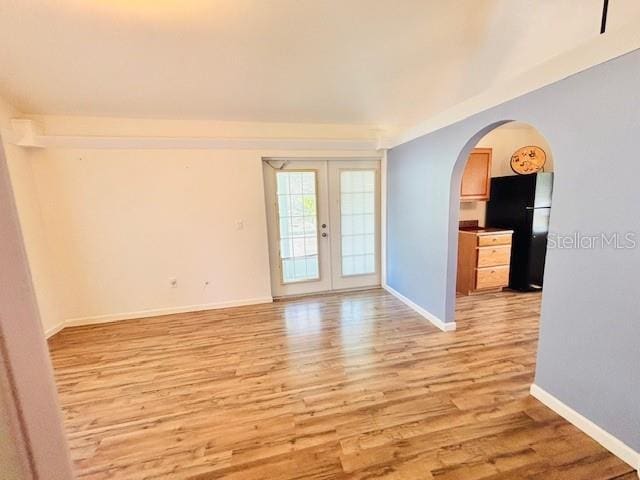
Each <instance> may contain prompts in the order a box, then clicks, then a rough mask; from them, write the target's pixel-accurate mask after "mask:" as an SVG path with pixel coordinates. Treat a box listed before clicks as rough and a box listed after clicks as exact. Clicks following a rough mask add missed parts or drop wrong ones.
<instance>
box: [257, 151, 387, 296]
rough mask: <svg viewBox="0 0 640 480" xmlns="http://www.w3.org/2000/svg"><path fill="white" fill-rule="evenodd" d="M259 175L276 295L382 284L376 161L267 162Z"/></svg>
mask: <svg viewBox="0 0 640 480" xmlns="http://www.w3.org/2000/svg"><path fill="white" fill-rule="evenodd" d="M278 164H279V165H278ZM283 164H284V166H282V165H283ZM272 165H275V166H276V167H279V168H275V167H274V166H272ZM264 174H265V175H264V178H265V195H266V197H267V222H268V229H269V255H270V262H271V285H272V291H273V295H274V296H276V297H281V296H288V295H304V294H308V293H315V292H324V291H330V290H342V289H352V288H363V287H369V286H376V285H379V284H380V162H379V161H377V160H297V161H288V162H286V163H285V162H265V163H264Z"/></svg>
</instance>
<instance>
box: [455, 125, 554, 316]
mask: <svg viewBox="0 0 640 480" xmlns="http://www.w3.org/2000/svg"><path fill="white" fill-rule="evenodd" d="M553 172H554V159H553V152H552V149H551V147H550V145H549V144H548V142H547V140H546V138H545V136H544V135H543V134H542V133H541V132H540V131H539V130H537V129H536V128H535V127H534V126H532V125H530V124H528V123H523V122H518V121H513V120H505V121H501V122H496V123H494V124H491V125H488V126H487V127H486V128H484V129H482V130H480V131H479V132H478V133H477V134H476V135H474V136H473V137H472V138H471V139H470V140H469V141H468V142H467V144H466V145H465V146H464V148H463V149H462V151H461V153H460V155H459V157H458V159H457V162H456V165H455V167H454V170H453V174H452V182H453V183H452V188H451V191H452V198H451V217H452V218H451V228H452V230H451V235H452V240H453V242H452V243H454V244H455V245H456V248H455V249H453V250H452V253H453V252H456V255H455V257H456V258H455V259H454V265H455V268H454V271H453V272H451V273H453V275H451V276H450V278H453V279H454V282H455V288H453V289H452V290H449V291H454V292H455V294H454V298H453V299H452V300H453V303H452V304H451V306H452V307H453V308H452V310H454V308H455V305H456V304H457V303H458V300H460V299H461V298H463V297H468V296H482V295H485V297H486V296H487V295H493V296H494V297H495V295H500V294H502V292H509V294H510V296H511V297H513V296H514V294H516V293H517V294H525V292H535V291H540V290H542V285H543V278H544V265H545V258H546V249H547V241H548V225H549V218H550V213H551V208H552V201H551V196H552V190H553ZM470 302H471V301H470V300H466V303H470ZM473 303H474V305H477V301H474V302H473ZM538 303H539V300H538Z"/></svg>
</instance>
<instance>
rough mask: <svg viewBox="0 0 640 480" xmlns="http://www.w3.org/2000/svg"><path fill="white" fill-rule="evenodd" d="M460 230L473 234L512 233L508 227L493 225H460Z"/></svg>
mask: <svg viewBox="0 0 640 480" xmlns="http://www.w3.org/2000/svg"><path fill="white" fill-rule="evenodd" d="M459 230H460V231H461V232H465V233H467V232H468V233H473V234H475V235H496V234H502V233H504V234H508V233H513V230H509V229H508V228H495V227H460V229H459Z"/></svg>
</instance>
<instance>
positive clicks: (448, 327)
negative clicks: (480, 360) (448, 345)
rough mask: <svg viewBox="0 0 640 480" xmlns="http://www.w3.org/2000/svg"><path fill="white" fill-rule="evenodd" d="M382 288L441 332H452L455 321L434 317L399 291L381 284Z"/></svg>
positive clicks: (454, 327)
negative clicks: (445, 320)
mask: <svg viewBox="0 0 640 480" xmlns="http://www.w3.org/2000/svg"><path fill="white" fill-rule="evenodd" d="M382 288H384V289H385V290H386V291H387V292H389V293H390V294H391V295H393V296H394V297H396V298H397V299H398V300H400V301H401V302H402V303H404V304H405V305H407V306H408V307H410V308H412V309H413V310H415V312H416V313H418V314H420V315H421V316H423V317H424V318H426V319H427V320H429V321H430V322H431V323H433V324H434V325H435V326H436V327H438V328H439V329H440V330H442V331H443V332H452V331H454V330H455V329H456V322H443V321H442V320H440V319H439V318H438V317H436V316H435V315H434V314H433V313H431V312H429V311H427V310H425V309H424V308H422V307H421V306H420V305H417V304H415V303H413V302H412V301H411V300H409V299H408V298H407V297H405V296H404V295H402V294H401V293H399V292H397V291H395V290H394V289H393V288H391V287H390V286H389V285H383V286H382Z"/></svg>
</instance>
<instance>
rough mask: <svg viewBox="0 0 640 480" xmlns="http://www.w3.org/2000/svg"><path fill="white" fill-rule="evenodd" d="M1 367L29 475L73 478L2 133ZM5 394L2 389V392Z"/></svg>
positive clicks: (18, 445)
mask: <svg viewBox="0 0 640 480" xmlns="http://www.w3.org/2000/svg"><path fill="white" fill-rule="evenodd" d="M0 231H1V232H2V248H0V265H1V268H0V356H1V357H2V358H0V368H1V369H2V372H1V375H2V377H3V380H6V381H7V383H8V384H9V391H8V392H2V393H3V395H2V396H3V397H4V398H0V402H3V403H8V404H9V405H7V406H8V407H9V408H8V410H9V412H8V414H9V415H8V417H9V418H8V421H9V423H10V424H11V425H12V432H11V437H12V438H11V440H12V442H13V443H14V444H15V446H16V450H17V452H16V455H17V456H18V457H19V462H20V463H21V466H18V468H22V469H23V470H25V471H24V473H23V475H24V476H25V478H27V479H36V480H45V479H53V478H55V479H57V480H72V479H73V478H74V476H73V472H72V467H71V456H70V452H69V447H68V445H67V439H66V436H65V433H64V429H63V425H62V415H61V410H60V406H59V403H58V394H57V390H56V385H55V380H54V377H53V368H52V366H51V359H50V357H49V349H48V347H47V342H46V340H45V336H44V331H43V329H42V324H41V322H40V315H39V312H38V305H37V303H36V297H35V293H34V290H33V282H32V278H31V272H30V269H29V264H28V262H27V255H26V251H25V247H24V239H23V237H22V231H21V229H20V223H19V220H18V212H17V209H16V205H15V200H14V196H13V190H12V187H11V181H10V177H9V171H8V168H7V162H6V158H5V155H4V149H3V147H2V139H1V138H0ZM5 393H6V394H7V395H4V394H5Z"/></svg>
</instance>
